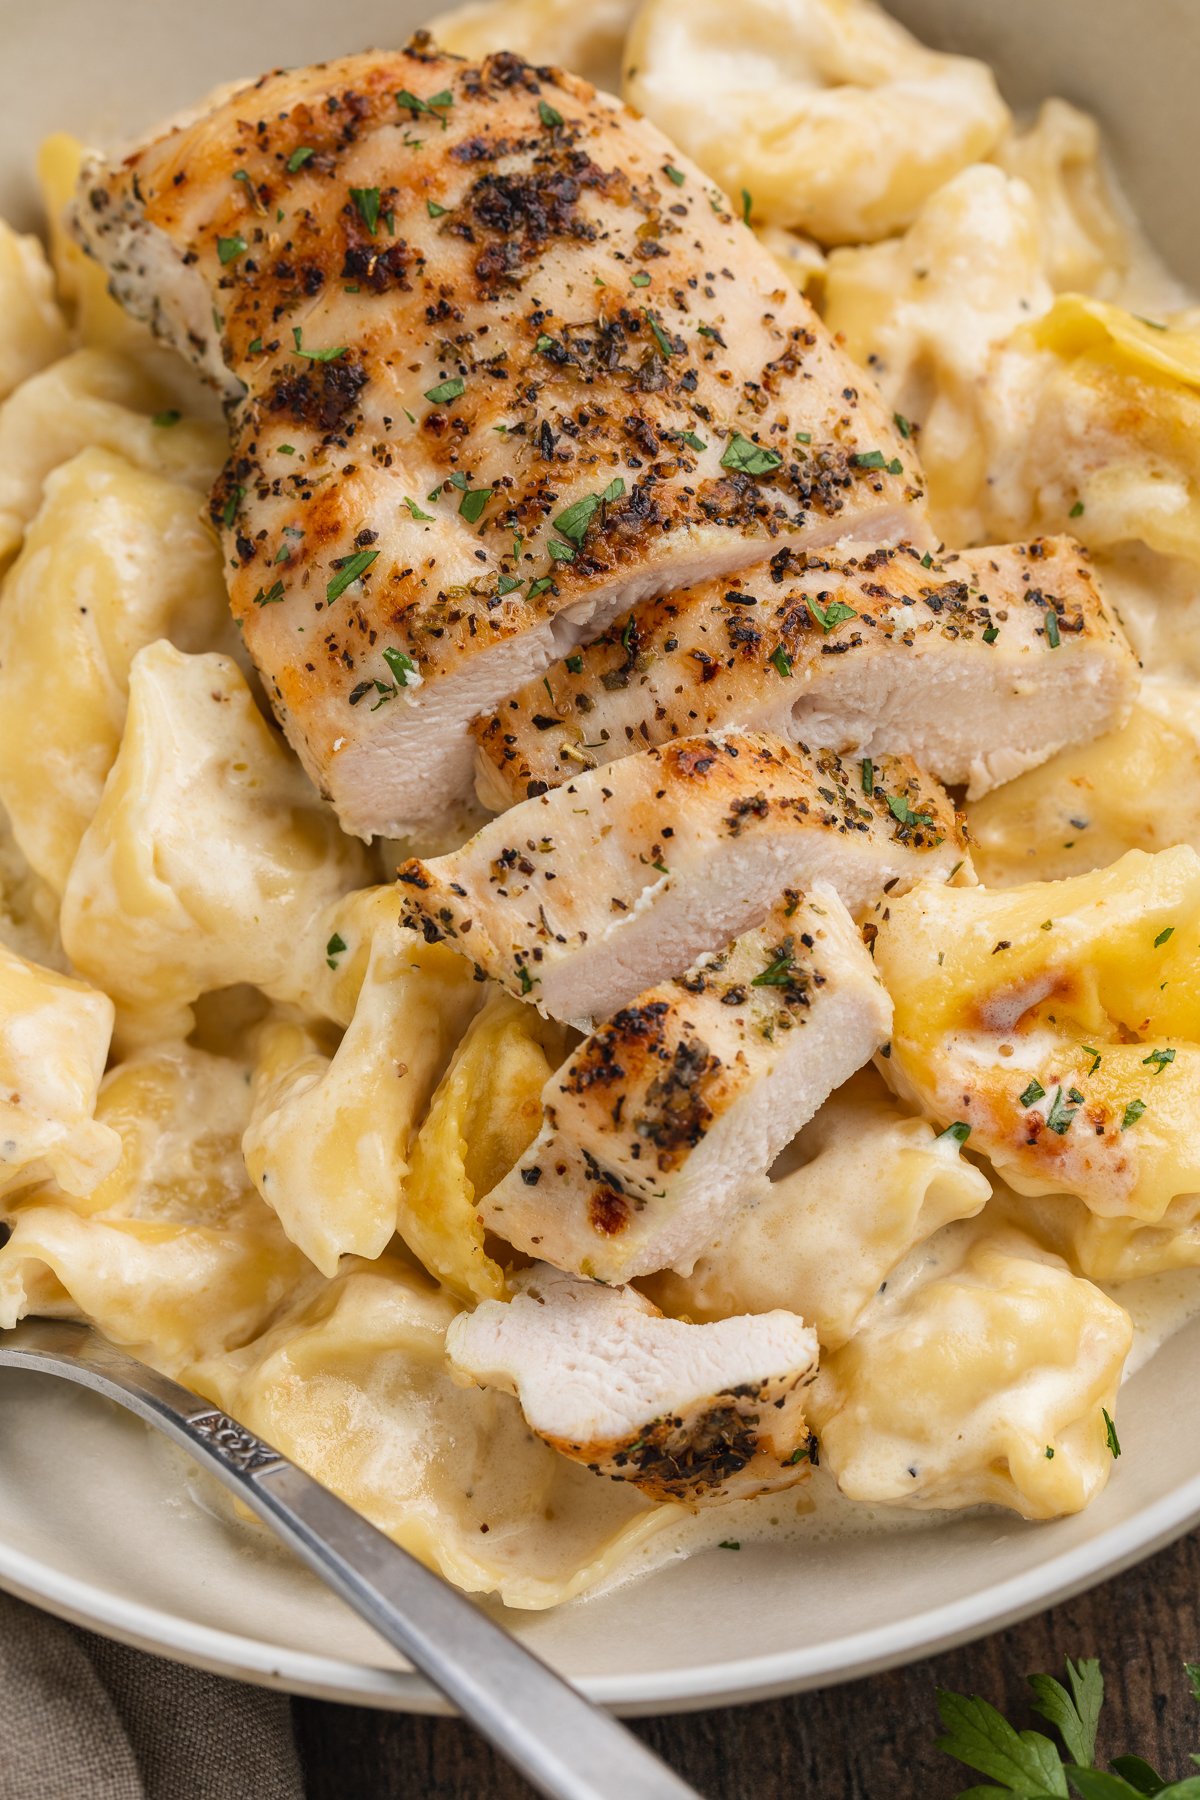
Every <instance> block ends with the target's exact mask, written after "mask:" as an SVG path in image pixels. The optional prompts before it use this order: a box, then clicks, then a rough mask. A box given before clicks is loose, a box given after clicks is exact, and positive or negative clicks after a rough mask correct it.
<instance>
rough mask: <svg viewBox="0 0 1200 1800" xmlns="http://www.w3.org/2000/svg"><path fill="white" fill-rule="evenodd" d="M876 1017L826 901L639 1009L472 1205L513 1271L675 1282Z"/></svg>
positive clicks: (556, 1085) (755, 936)
mask: <svg viewBox="0 0 1200 1800" xmlns="http://www.w3.org/2000/svg"><path fill="white" fill-rule="evenodd" d="M891 1018H892V1005H891V1001H890V1000H889V999H888V996H887V994H886V992H885V990H884V988H883V985H882V983H881V982H880V980H879V978H878V976H877V975H876V973H875V966H874V964H873V962H872V961H871V958H870V956H869V955H868V954H867V952H866V950H865V949H864V948H863V943H862V939H861V937H860V936H859V933H858V930H857V928H856V926H855V924H854V921H853V919H852V918H851V917H850V914H849V913H848V912H847V911H846V909H845V907H844V906H843V905H842V903H841V901H840V900H839V899H838V897H837V895H836V894H835V893H834V891H833V889H832V888H830V887H827V886H825V885H824V883H817V884H816V885H815V886H814V887H813V888H812V889H811V891H810V892H809V893H808V894H807V895H800V894H797V893H796V892H794V891H792V892H790V893H788V894H785V895H784V896H783V898H781V899H780V900H779V901H778V902H777V904H776V905H775V906H773V907H772V909H771V911H770V912H769V913H768V915H767V917H766V919H765V920H764V921H763V923H762V924H761V925H760V926H758V927H757V928H756V929H755V930H753V931H750V932H747V933H746V934H745V935H744V936H743V937H740V938H738V939H736V940H735V941H734V942H733V943H732V944H728V945H727V946H726V947H725V948H724V949H723V950H722V951H721V952H720V953H719V954H717V955H709V956H705V957H702V958H701V959H700V960H699V961H698V962H696V963H695V964H694V965H693V966H692V968H690V969H689V970H688V971H687V972H686V974H683V975H681V976H680V977H679V978H678V980H676V981H670V982H665V983H663V984H662V985H661V986H659V987H654V988H650V989H649V990H648V991H647V992H646V993H644V994H640V995H639V996H638V998H637V1000H636V1001H635V1003H634V1004H633V1005H632V1006H628V1007H624V1008H622V1010H621V1011H620V1012H618V1013H616V1014H614V1016H613V1017H612V1018H611V1019H609V1020H608V1021H607V1022H606V1023H605V1024H603V1025H601V1026H600V1027H599V1029H598V1030H596V1031H595V1032H594V1033H593V1034H592V1035H591V1036H590V1037H588V1038H586V1039H585V1040H584V1042H583V1043H582V1044H580V1045H579V1046H578V1048H577V1049H576V1050H575V1051H574V1053H573V1054H572V1055H571V1056H570V1057H569V1058H568V1059H567V1061H566V1062H565V1063H564V1064H563V1066H562V1068H561V1069H557V1070H556V1071H555V1073H554V1074H553V1075H552V1076H551V1077H550V1080H549V1081H548V1082H547V1083H546V1086H545V1088H544V1089H543V1090H542V1126H541V1130H540V1131H539V1133H538V1135H537V1137H536V1138H535V1139H534V1141H533V1143H532V1144H531V1145H530V1147H529V1149H528V1150H527V1151H526V1152H525V1154H524V1156H522V1157H521V1159H520V1160H519V1162H518V1163H517V1165H516V1167H515V1168H513V1169H512V1170H510V1172H509V1173H508V1174H507V1175H506V1176H505V1177H504V1179H503V1180H502V1181H500V1182H499V1183H498V1184H497V1185H496V1186H495V1187H494V1188H493V1189H492V1190H491V1192H490V1193H489V1194H487V1195H485V1196H484V1198H483V1200H482V1201H481V1202H480V1209H479V1210H480V1212H481V1215H482V1217H483V1220H484V1223H485V1224H486V1225H488V1226H489V1227H490V1228H491V1229H492V1230H493V1231H495V1232H496V1233H497V1234H498V1235H499V1236H500V1237H502V1238H506V1239H507V1241H508V1242H509V1243H510V1244H513V1245H514V1246H515V1247H516V1248H517V1249H519V1250H524V1251H526V1252H527V1253H528V1254H529V1255H530V1256H537V1257H540V1258H541V1259H542V1260H543V1261H545V1262H550V1263H553V1264H554V1265H555V1267H556V1268H560V1269H568V1270H570V1271H571V1272H572V1273H574V1274H577V1275H588V1276H593V1277H596V1278H598V1279H600V1280H603V1281H628V1280H629V1279H630V1278H631V1277H632V1276H635V1275H649V1274H651V1273H652V1272H653V1271H654V1270H656V1269H667V1268H671V1269H677V1270H679V1272H680V1273H682V1274H689V1273H690V1272H691V1269H692V1267H693V1265H694V1264H695V1261H696V1258H697V1257H698V1256H699V1255H700V1254H701V1253H702V1252H703V1251H704V1250H705V1249H707V1247H708V1246H709V1244H711V1242H712V1240H713V1237H714V1236H715V1235H716V1233H717V1231H718V1229H719V1228H721V1227H726V1228H727V1227H728V1226H729V1223H730V1220H731V1218H732V1217H733V1216H734V1215H735V1214H736V1213H737V1212H738V1211H739V1210H740V1208H741V1207H742V1206H744V1205H747V1204H749V1203H750V1202H751V1201H753V1200H755V1199H758V1198H760V1197H762V1196H763V1195H765V1194H766V1192H767V1191H768V1188H769V1183H768V1182H767V1179H766V1176H767V1171H768V1169H769V1168H770V1167H771V1164H772V1163H773V1162H774V1161H775V1158H776V1157H777V1156H778V1155H779V1152H780V1151H781V1150H782V1149H783V1147H784V1145H785V1144H788V1143H790V1142H791V1140H792V1138H794V1137H795V1135H796V1133H797V1132H798V1131H799V1130H800V1128H801V1126H802V1125H805V1124H806V1123H807V1122H808V1120H809V1119H811V1118H812V1116H813V1114H814V1113H815V1112H816V1110H817V1108H818V1107H819V1106H820V1104H821V1102H822V1101H823V1100H824V1099H825V1097H826V1095H827V1094H829V1093H831V1092H832V1091H833V1089H834V1088H836V1087H838V1086H840V1084H841V1083H842V1082H843V1081H845V1080H847V1079H848V1077H849V1076H851V1075H852V1074H853V1073H854V1071H855V1070H856V1069H858V1068H861V1067H862V1065H863V1063H865V1062H866V1061H867V1058H868V1057H870V1056H872V1055H873V1054H874V1052H875V1051H876V1050H878V1049H879V1047H880V1045H881V1044H882V1043H884V1042H885V1040H886V1038H887V1035H888V1031H889V1029H890V1027H891Z"/></svg>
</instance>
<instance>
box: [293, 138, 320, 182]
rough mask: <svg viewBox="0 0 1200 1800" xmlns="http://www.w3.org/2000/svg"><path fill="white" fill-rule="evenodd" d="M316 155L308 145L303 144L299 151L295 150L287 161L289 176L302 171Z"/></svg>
mask: <svg viewBox="0 0 1200 1800" xmlns="http://www.w3.org/2000/svg"><path fill="white" fill-rule="evenodd" d="M316 154H317V153H316V151H315V150H313V149H312V148H310V146H309V145H308V144H301V145H300V147H299V149H298V150H293V151H292V154H291V155H290V156H289V157H288V159H287V172H288V174H289V175H294V174H295V173H296V170H297V169H302V168H303V167H304V165H305V163H306V162H307V161H308V160H309V158H310V157H312V156H315V155H316Z"/></svg>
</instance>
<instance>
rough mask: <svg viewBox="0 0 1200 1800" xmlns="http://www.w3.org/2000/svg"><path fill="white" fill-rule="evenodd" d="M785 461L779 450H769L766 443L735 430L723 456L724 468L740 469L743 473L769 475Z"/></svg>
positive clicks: (722, 464) (722, 465) (722, 463)
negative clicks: (760, 442)
mask: <svg viewBox="0 0 1200 1800" xmlns="http://www.w3.org/2000/svg"><path fill="white" fill-rule="evenodd" d="M782 461H783V458H782V456H780V454H779V452H778V450H769V449H768V448H767V446H766V445H765V444H755V443H752V442H751V440H750V439H749V438H748V437H743V436H742V434H741V432H740V431H735V432H734V434H733V436H732V437H731V438H730V440H729V442H728V443H727V444H726V446H725V449H724V451H723V453H722V456H721V467H722V468H723V469H738V470H740V471H741V473H742V474H743V475H769V474H770V473H771V471H772V470H773V469H777V468H778V467H779V465H780V463H781V462H782Z"/></svg>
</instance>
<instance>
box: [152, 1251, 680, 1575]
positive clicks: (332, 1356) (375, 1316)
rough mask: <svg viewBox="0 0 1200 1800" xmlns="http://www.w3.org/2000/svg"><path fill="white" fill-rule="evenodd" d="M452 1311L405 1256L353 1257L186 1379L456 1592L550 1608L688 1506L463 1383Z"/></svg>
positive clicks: (504, 1399) (509, 1403) (505, 1401)
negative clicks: (455, 1362)
mask: <svg viewBox="0 0 1200 1800" xmlns="http://www.w3.org/2000/svg"><path fill="white" fill-rule="evenodd" d="M457 1310H458V1308H457V1305H456V1303H455V1302H454V1301H453V1300H452V1299H450V1298H449V1296H448V1295H446V1294H445V1293H443V1292H441V1291H440V1290H439V1289H438V1288H437V1287H436V1286H435V1285H434V1284H433V1283H432V1282H431V1281H430V1280H429V1278H428V1277H427V1276H426V1275H425V1274H424V1273H423V1272H421V1271H418V1270H416V1269H415V1268H414V1267H413V1266H412V1265H411V1264H409V1263H407V1262H405V1261H402V1260H400V1259H399V1258H397V1257H394V1256H383V1257H380V1258H379V1260H378V1261H377V1262H373V1263H362V1262H353V1261H352V1262H347V1263H346V1264H344V1265H343V1267H342V1269H341V1271H340V1272H339V1274H338V1275H337V1277H336V1278H335V1279H334V1280H333V1281H331V1282H329V1283H327V1284H323V1285H322V1287H321V1288H320V1291H319V1292H317V1293H316V1294H314V1295H311V1296H309V1297H307V1298H305V1299H302V1300H301V1301H300V1302H299V1303H298V1304H296V1305H295V1306H294V1307H292V1308H290V1309H289V1310H288V1311H287V1312H286V1313H285V1314H284V1315H283V1316H282V1317H281V1318H280V1319H279V1320H278V1321H277V1322H275V1323H274V1324H272V1326H271V1327H270V1328H269V1329H268V1330H267V1331H266V1332H265V1333H264V1334H263V1336H262V1337H261V1338H259V1339H257V1340H256V1341H255V1342H253V1343H250V1344H248V1345H246V1347H245V1348H244V1349H241V1350H237V1351H234V1352H233V1353H232V1354H230V1355H226V1356H221V1357H212V1358H209V1359H207V1360H205V1361H203V1362H200V1363H199V1364H198V1365H197V1366H196V1367H194V1368H192V1369H191V1370H189V1371H188V1373H187V1376H186V1379H187V1380H188V1382H189V1384H190V1385H192V1386H194V1387H197V1388H199V1390H200V1391H201V1392H202V1393H204V1394H207V1395H208V1396H209V1397H210V1398H211V1399H212V1400H213V1401H215V1402H216V1404H217V1405H219V1406H222V1407H224V1408H225V1409H226V1410H227V1411H229V1412H230V1413H232V1414H233V1416H234V1417H235V1418H237V1419H240V1420H242V1421H243V1422H244V1423H245V1424H246V1425H248V1426H249V1427H250V1429H251V1430H252V1431H256V1432H259V1433H261V1435H262V1436H263V1437H264V1438H266V1439H267V1441H268V1443H272V1444H274V1445H276V1447H277V1448H278V1449H280V1450H282V1451H284V1453H285V1454H286V1455H289V1456H292V1457H294V1458H295V1460H296V1461H297V1462H299V1463H300V1464H301V1465H302V1466H303V1467H304V1468H306V1469H309V1470H311V1471H312V1473H313V1474H315V1475H316V1476H317V1477H318V1479H319V1480H321V1481H323V1482H325V1484H326V1485H327V1486H328V1487H331V1488H332V1489H333V1490H334V1492H335V1493H338V1494H341V1495H342V1497H343V1498H344V1499H346V1500H348V1501H349V1502H350V1504H351V1505H352V1506H354V1507H355V1508H356V1509H357V1510H358V1511H359V1512H361V1513H363V1514H365V1516H366V1517H367V1518H368V1519H370V1520H371V1521H372V1523H373V1524H375V1525H377V1526H378V1527H379V1528H380V1529H381V1530H382V1531H386V1532H387V1533H388V1535H389V1536H390V1537H393V1538H395V1540H396V1541H397V1542H398V1543H400V1544H403V1545H404V1547H405V1548H406V1549H408V1550H411V1551H412V1552H413V1553H414V1554H415V1555H417V1556H419V1557H421V1558H422V1560H423V1561H425V1562H427V1563H429V1564H430V1565H431V1566H432V1567H434V1568H436V1569H439V1570H440V1571H441V1572H442V1574H444V1575H446V1576H448V1577H449V1578H450V1580H452V1581H454V1582H456V1583H457V1584H458V1585H459V1586H460V1587H464V1588H467V1589H468V1590H470V1591H472V1592H491V1591H495V1592H496V1593H498V1594H499V1595H500V1598H501V1599H502V1600H504V1601H505V1602H506V1603H507V1604H508V1605H510V1606H520V1607H531V1608H538V1607H545V1606H553V1605H555V1604H557V1603H558V1602H559V1601H561V1600H568V1599H571V1598H572V1597H573V1596H575V1595H577V1594H582V1593H585V1592H586V1591H587V1590H588V1589H589V1588H593V1587H595V1586H596V1585H597V1583H599V1582H600V1581H602V1580H604V1579H605V1578H606V1577H607V1576H608V1575H609V1574H610V1573H611V1572H612V1571H613V1570H614V1569H615V1568H616V1567H618V1566H619V1565H620V1564H621V1563H622V1562H624V1561H625V1560H626V1559H627V1558H628V1557H629V1556H630V1555H631V1554H632V1552H633V1551H634V1550H635V1549H636V1548H637V1546H638V1545H639V1544H642V1543H644V1542H645V1541H646V1540H647V1539H648V1538H649V1537H651V1536H653V1535H654V1534H655V1533H656V1532H658V1531H659V1530H661V1529H662V1528H663V1526H664V1525H666V1524H667V1523H669V1522H670V1521H671V1519H672V1518H673V1517H674V1516H675V1515H676V1512H677V1509H676V1508H674V1507H672V1506H670V1505H656V1504H653V1503H651V1502H650V1501H648V1500H646V1499H644V1498H643V1497H641V1496H640V1495H638V1494H637V1493H636V1492H635V1491H634V1490H633V1489H631V1488H630V1486H629V1484H628V1483H627V1482H619V1481H613V1482H599V1481H597V1480H596V1478H595V1477H594V1476H593V1475H591V1474H590V1473H589V1472H588V1471H587V1470H586V1469H584V1468H582V1467H581V1466H580V1465H579V1464H578V1463H573V1462H570V1461H569V1460H568V1459H567V1458H565V1457H562V1456H559V1455H558V1454H557V1452H556V1451H554V1450H551V1449H550V1448H549V1447H548V1446H547V1445H546V1444H544V1443H542V1441H541V1440H540V1439H539V1438H536V1437H534V1436H533V1434H532V1433H531V1432H530V1431H529V1429H528V1428H527V1427H526V1425H525V1423H524V1421H523V1420H522V1418H521V1414H520V1410H519V1408H518V1406H517V1403H516V1401H515V1400H513V1399H511V1398H510V1397H509V1396H508V1395H506V1394H496V1393H491V1392H485V1391H484V1390H482V1389H480V1388H474V1387H465V1386H459V1385H458V1384H457V1383H456V1382H455V1381H454V1380H453V1378H452V1377H451V1375H450V1373H449V1370H448V1368H447V1364H446V1358H445V1353H444V1348H443V1340H444V1338H445V1333H446V1327H447V1326H448V1325H449V1323H450V1321H451V1319H453V1318H454V1316H455V1314H456V1312H457Z"/></svg>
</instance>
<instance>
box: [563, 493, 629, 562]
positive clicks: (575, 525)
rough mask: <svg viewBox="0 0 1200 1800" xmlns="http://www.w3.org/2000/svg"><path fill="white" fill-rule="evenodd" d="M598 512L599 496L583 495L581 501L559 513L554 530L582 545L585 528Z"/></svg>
mask: <svg viewBox="0 0 1200 1800" xmlns="http://www.w3.org/2000/svg"><path fill="white" fill-rule="evenodd" d="M614 498H615V496H614ZM599 510H600V496H599V494H585V495H584V496H583V498H582V500H576V501H575V503H574V504H573V505H572V506H568V507H567V509H566V511H565V512H560V513H559V515H558V517H557V518H556V519H555V521H554V524H555V528H556V529H557V530H558V531H561V532H562V534H563V536H564V537H565V538H570V540H571V542H572V543H573V544H582V542H583V540H584V536H585V534H586V532H587V528H588V526H589V525H590V524H591V522H592V520H593V518H594V517H595V515H596V513H597V512H599ZM551 554H553V552H551Z"/></svg>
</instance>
